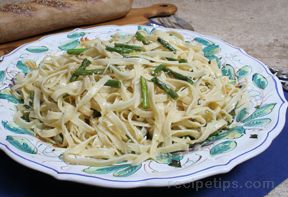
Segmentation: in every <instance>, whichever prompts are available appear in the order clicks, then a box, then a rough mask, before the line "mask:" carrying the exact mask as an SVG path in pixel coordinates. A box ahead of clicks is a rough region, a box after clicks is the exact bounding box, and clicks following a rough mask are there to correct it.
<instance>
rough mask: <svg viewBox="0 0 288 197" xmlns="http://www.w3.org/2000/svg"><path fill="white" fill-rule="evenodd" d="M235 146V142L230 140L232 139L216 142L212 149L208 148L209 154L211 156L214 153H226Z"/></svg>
mask: <svg viewBox="0 0 288 197" xmlns="http://www.w3.org/2000/svg"><path fill="white" fill-rule="evenodd" d="M236 146H237V143H236V142H235V141H232V140H228V141H225V142H221V143H220V144H217V145H215V146H213V147H212V149H211V150H210V154H211V155H212V156H215V155H219V154H223V153H227V152H229V151H232V150H233V149H235V148H236Z"/></svg>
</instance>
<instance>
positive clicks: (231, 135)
mask: <svg viewBox="0 0 288 197" xmlns="http://www.w3.org/2000/svg"><path fill="white" fill-rule="evenodd" d="M244 134H245V129H244V128H243V127H242V126H237V127H234V128H231V129H228V130H221V131H218V132H216V133H214V134H213V135H211V136H209V137H208V138H207V139H206V140H205V142H204V143H203V144H202V146H206V145H208V144H211V143H212V142H215V141H218V140H222V139H237V138H240V137H242V136H243V135H244Z"/></svg>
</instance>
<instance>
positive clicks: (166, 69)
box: [163, 67, 194, 84]
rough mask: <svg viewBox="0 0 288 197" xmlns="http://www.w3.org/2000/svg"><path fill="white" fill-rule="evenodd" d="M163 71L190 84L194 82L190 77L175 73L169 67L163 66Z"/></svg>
mask: <svg viewBox="0 0 288 197" xmlns="http://www.w3.org/2000/svg"><path fill="white" fill-rule="evenodd" d="M163 71H164V72H166V73H167V74H168V75H170V76H172V77H174V78H175V79H179V80H182V81H186V82H188V83H190V84H193V83H194V82H193V81H192V79H190V78H189V77H187V76H185V75H182V74H180V73H177V72H175V71H173V70H171V69H169V68H166V67H165V68H164V69H163Z"/></svg>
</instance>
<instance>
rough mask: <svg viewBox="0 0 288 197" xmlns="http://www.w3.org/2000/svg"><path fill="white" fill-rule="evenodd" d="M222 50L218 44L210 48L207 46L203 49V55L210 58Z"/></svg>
mask: <svg viewBox="0 0 288 197" xmlns="http://www.w3.org/2000/svg"><path fill="white" fill-rule="evenodd" d="M219 50H220V48H219V46H218V45H216V44H211V45H209V46H206V47H205V48H204V49H203V53H204V56H205V57H210V56H212V55H215V54H216V53H218V52H219Z"/></svg>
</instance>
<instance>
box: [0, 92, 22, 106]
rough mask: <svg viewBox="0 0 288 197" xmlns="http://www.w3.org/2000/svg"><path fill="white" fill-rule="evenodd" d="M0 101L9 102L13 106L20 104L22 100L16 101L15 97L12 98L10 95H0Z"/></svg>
mask: <svg viewBox="0 0 288 197" xmlns="http://www.w3.org/2000/svg"><path fill="white" fill-rule="evenodd" d="M0 99H5V100H7V101H10V102H11V103H15V104H19V103H22V100H20V99H17V98H16V97H15V96H13V95H11V94H5V93H0Z"/></svg>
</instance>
